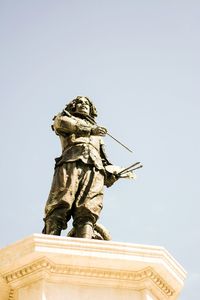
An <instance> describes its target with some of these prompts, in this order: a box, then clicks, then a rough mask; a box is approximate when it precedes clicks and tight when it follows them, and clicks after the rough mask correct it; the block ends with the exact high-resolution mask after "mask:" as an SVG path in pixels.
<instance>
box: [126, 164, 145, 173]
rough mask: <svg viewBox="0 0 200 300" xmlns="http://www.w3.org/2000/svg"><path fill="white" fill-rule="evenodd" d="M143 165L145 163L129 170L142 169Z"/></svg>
mask: <svg viewBox="0 0 200 300" xmlns="http://www.w3.org/2000/svg"><path fill="white" fill-rule="evenodd" d="M142 167H143V165H140V166H138V167H136V168H133V169H131V170H128V171H129V172H132V171H135V170H137V169H140V168H142Z"/></svg>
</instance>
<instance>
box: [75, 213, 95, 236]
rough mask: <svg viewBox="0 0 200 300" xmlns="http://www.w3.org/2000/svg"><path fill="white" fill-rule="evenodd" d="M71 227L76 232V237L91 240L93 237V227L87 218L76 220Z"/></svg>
mask: <svg viewBox="0 0 200 300" xmlns="http://www.w3.org/2000/svg"><path fill="white" fill-rule="evenodd" d="M73 225H74V227H75V230H76V237H80V238H86V239H92V237H93V236H94V225H93V222H92V221H90V220H89V219H88V218H81V217H80V218H77V219H76V221H75V222H74V223H73Z"/></svg>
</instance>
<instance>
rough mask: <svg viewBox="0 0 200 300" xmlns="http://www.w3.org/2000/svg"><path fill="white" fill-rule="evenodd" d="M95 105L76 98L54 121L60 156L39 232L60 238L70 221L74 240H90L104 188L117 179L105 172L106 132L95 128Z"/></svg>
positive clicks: (85, 99) (79, 97)
mask: <svg viewBox="0 0 200 300" xmlns="http://www.w3.org/2000/svg"><path fill="white" fill-rule="evenodd" d="M96 116H97V111H96V108H95V106H94V105H93V104H92V102H91V101H90V100H89V98H87V97H83V96H78V97H77V98H76V99H74V100H72V101H71V102H70V103H69V104H68V105H67V106H66V107H65V109H64V110H63V111H62V112H61V113H59V114H58V115H57V116H56V117H55V118H54V123H53V125H52V128H53V130H54V131H55V133H56V134H57V135H58V136H59V138H60V141H61V146H62V155H61V157H59V158H56V165H55V173H54V177H53V182H52V187H51V190H50V193H49V197H48V200H47V203H46V206H45V218H44V221H45V227H44V229H43V233H45V234H53V235H60V233H61V230H62V229H66V228H67V222H68V221H69V220H70V219H71V217H72V218H73V227H74V231H75V234H74V236H76V237H82V238H89V239H91V238H92V237H94V226H95V224H96V222H97V220H98V218H99V215H100V212H101V210H102V207H103V193H104V185H106V186H107V187H109V186H111V185H112V184H113V183H114V182H115V181H116V180H117V176H115V175H113V174H111V173H108V172H106V170H105V167H106V166H108V165H111V164H110V163H109V161H108V159H107V157H106V154H105V151H104V142H103V139H102V136H105V135H106V133H107V130H106V129H105V128H104V127H100V126H97V124H96V123H95V117H96Z"/></svg>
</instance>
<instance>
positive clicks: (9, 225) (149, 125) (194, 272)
mask: <svg viewBox="0 0 200 300" xmlns="http://www.w3.org/2000/svg"><path fill="white" fill-rule="evenodd" d="M199 37H200V2H199V1H197V0H196V1H195V0H168V1H156V0H152V1H149V0H146V1H145V0H141V1H135V0H124V1H119V0H115V1H114V0H106V1H105V0H101V1H100V0H99V1H97V0H84V1H81V0H78V1H76V0H73V1H72V0H65V1H64V0H59V1H56V0H54V1H53V0H48V1H47V0H43V1H40V0H28V1H27V0H26V1H25V0H24V1H23V0H18V1H7V0H5V1H2V0H1V1H0V41H1V48H0V65H1V67H0V82H1V89H0V99H1V100H0V101H1V118H0V126H1V127H0V128H1V148H0V151H1V155H0V166H1V168H0V169H1V175H0V176H1V181H0V182H1V218H0V231H1V232H0V236H1V241H0V246H1V247H3V246H6V245H7V244H9V243H12V242H15V241H16V240H18V239H21V238H23V237H25V236H27V235H31V234H32V233H40V232H41V230H42V227H43V221H42V218H43V209H44V205H45V202H46V199H47V196H48V192H49V189H50V185H51V180H52V176H53V168H54V158H55V157H57V156H59V155H60V152H61V148H60V144H59V140H58V138H57V137H56V135H55V134H54V133H53V132H52V131H51V129H50V125H51V119H52V117H53V116H54V115H55V114H56V113H58V112H59V111H61V110H62V109H63V107H64V105H65V104H66V103H67V102H68V101H69V100H71V99H73V98H74V97H75V96H77V95H85V96H88V97H91V99H92V100H93V101H94V103H95V104H96V106H97V109H98V113H99V117H98V122H99V124H100V125H103V126H105V127H107V128H108V130H109V132H110V133H111V134H113V135H114V136H115V137H116V138H118V139H120V140H121V141H122V142H123V143H125V144H127V146H129V147H130V148H132V149H133V150H134V153H133V154H130V153H129V152H127V151H126V150H125V149H123V148H121V146H119V145H118V144H117V143H115V142H114V141H112V140H111V139H110V138H109V137H106V138H105V142H106V145H107V153H108V155H109V158H110V160H111V161H112V162H113V164H116V165H121V166H128V165H129V164H131V163H133V162H136V161H141V162H142V163H143V164H144V168H143V169H140V170H138V172H137V175H138V179H137V180H136V181H131V180H121V181H119V182H117V183H116V184H115V185H114V186H113V187H111V188H110V189H106V190H105V197H104V210H103V212H102V216H101V219H100V222H101V223H102V224H103V225H104V226H106V227H107V228H108V229H109V230H110V233H111V235H112V238H113V240H114V241H122V242H130V243H139V244H150V245H158V246H164V247H165V248H166V249H167V250H168V251H169V252H170V253H171V254H172V255H173V256H174V258H175V259H176V260H177V261H178V262H179V263H181V265H182V266H183V267H184V268H185V269H186V271H187V272H188V276H187V280H186V282H185V286H184V289H183V292H182V294H181V297H180V300H188V299H190V300H193V299H194V300H195V299H197V296H196V295H199V294H200V255H199V249H200V229H199V228H200V218H199V215H200V204H199V200H200V187H199V186H200V185H199V177H200V176H199V172H200V171H199V170H200V141H199V128H200V97H199V96H200V88H199V79H200V71H199V70H200V55H199V53H200V40H199ZM63 234H66V232H64V233H63Z"/></svg>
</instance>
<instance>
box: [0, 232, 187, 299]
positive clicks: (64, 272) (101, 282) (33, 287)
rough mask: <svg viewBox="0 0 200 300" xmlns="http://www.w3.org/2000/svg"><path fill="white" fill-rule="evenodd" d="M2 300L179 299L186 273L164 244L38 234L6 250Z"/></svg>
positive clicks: (0, 258) (0, 270)
mask: <svg viewBox="0 0 200 300" xmlns="http://www.w3.org/2000/svg"><path fill="white" fill-rule="evenodd" d="M0 274H1V276H0V299H1V300H8V299H9V300H14V299H15V300H69V299H70V300H80V299H81V300H86V299H87V300H108V299H109V300H112V299H115V300H129V299H131V300H158V299H162V300H165V299H166V300H174V299H177V297H178V295H179V293H180V291H181V288H182V286H183V280H184V278H185V275H186V274H185V271H184V270H183V268H182V267H181V266H180V265H179V264H178V263H177V262H176V261H175V260H174V259H173V257H172V256H171V255H170V254H169V253H168V252H167V251H166V250H165V249H164V248H162V247H153V246H144V245H134V244H127V243H118V242H112V241H111V242H110V241H98V240H87V239H78V238H65V237H58V236H50V235H43V234H34V235H32V236H30V237H27V238H25V239H24V240H21V241H18V242H16V243H15V244H12V245H10V246H8V247H6V248H4V249H1V250H0Z"/></svg>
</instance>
